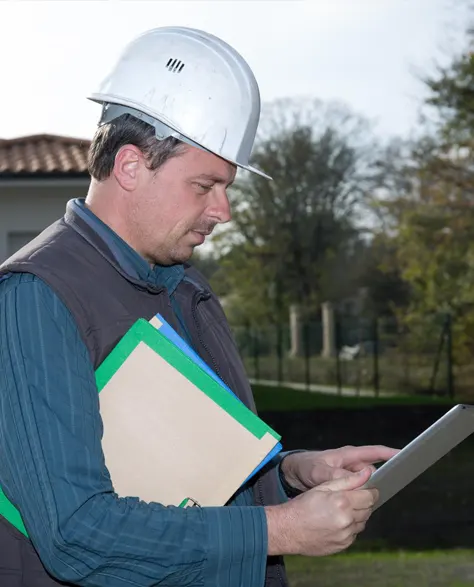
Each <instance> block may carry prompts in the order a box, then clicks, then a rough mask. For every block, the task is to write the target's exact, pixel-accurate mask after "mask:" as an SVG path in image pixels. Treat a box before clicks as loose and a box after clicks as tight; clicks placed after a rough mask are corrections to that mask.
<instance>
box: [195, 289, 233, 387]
mask: <svg viewBox="0 0 474 587" xmlns="http://www.w3.org/2000/svg"><path fill="white" fill-rule="evenodd" d="M210 297H211V294H210V293H208V292H205V293H203V292H200V291H198V292H196V293H195V294H194V296H193V302H192V306H191V313H192V315H193V320H194V324H195V326H196V331H197V334H198V338H199V342H200V343H201V345H202V347H203V349H204V350H205V351H206V353H207V354H208V355H209V357H210V359H211V361H212V367H213V369H214V372H215V373H216V375H217V376H218V377H219V378H220V379H221V380H222V381H223V382H224V383H225V384H226V385H227V387H230V386H229V384H228V383H227V381H226V380H225V379H224V377H223V376H222V373H221V372H220V369H219V365H218V364H217V362H216V359H215V358H214V355H213V354H212V353H211V351H210V349H209V347H208V346H207V344H206V343H205V342H204V339H203V337H202V330H201V325H200V324H199V320H198V319H197V306H198V304H199V302H200V301H203V300H208V299H209V298H210Z"/></svg>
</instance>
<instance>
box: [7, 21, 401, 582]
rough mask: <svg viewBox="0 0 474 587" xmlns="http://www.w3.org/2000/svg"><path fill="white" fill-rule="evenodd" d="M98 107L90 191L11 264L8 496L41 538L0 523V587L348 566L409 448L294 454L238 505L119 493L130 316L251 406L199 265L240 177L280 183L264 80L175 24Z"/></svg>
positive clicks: (113, 77) (134, 50) (246, 491)
mask: <svg viewBox="0 0 474 587" xmlns="http://www.w3.org/2000/svg"><path fill="white" fill-rule="evenodd" d="M92 99H94V100H96V101H98V102H100V103H102V104H103V112H102V118H101V121H100V125H99V128H98V130H97V133H96V135H95V137H94V139H93V141H92V145H91V149H90V159H89V169H90V174H91V177H92V181H91V184H90V189H89V192H88V194H87V197H86V198H85V200H84V201H83V200H76V201H71V202H69V204H68V206H67V210H66V214H65V216H64V218H62V219H61V220H59V221H58V222H56V223H54V224H53V225H52V226H50V227H49V228H47V229H46V230H45V231H44V232H43V233H42V234H41V235H40V236H39V237H38V238H37V239H35V240H34V241H33V242H32V243H30V244H29V245H27V246H26V247H24V248H23V249H22V250H20V251H19V252H18V253H16V254H15V255H14V256H13V257H12V258H10V259H9V260H7V261H6V262H5V263H4V264H3V265H2V266H1V267H0V278H1V279H2V281H1V282H0V373H1V375H0V402H1V403H0V445H1V446H2V452H1V456H0V485H1V487H2V488H3V490H4V492H5V494H6V496H7V497H8V499H9V500H10V501H11V502H12V503H13V504H14V505H15V506H16V507H17V508H18V510H19V511H20V512H21V517H22V520H23V522H24V525H25V527H26V530H27V534H28V538H26V537H25V536H24V535H23V534H21V532H20V531H19V530H18V529H16V528H15V527H14V524H10V523H9V522H7V521H6V520H5V519H2V518H0V584H1V586H2V587H18V586H20V585H21V586H22V587H51V586H53V585H63V584H68V585H83V586H95V587H106V586H107V587H109V586H114V587H120V586H125V585H127V586H129V585H135V586H152V585H166V586H176V587H178V586H179V587H197V586H199V585H202V586H204V587H211V586H212V587H263V586H264V585H265V587H284V586H285V585H287V582H286V578H285V572H284V566H283V562H282V555H285V554H291V553H294V554H304V555H311V556H320V555H326V554H330V553H334V552H337V551H340V550H343V549H345V548H347V547H348V546H349V545H350V544H351V543H352V542H353V540H354V538H355V537H356V536H357V534H358V533H360V532H361V531H362V530H363V528H364V525H365V523H366V521H367V519H368V518H369V516H370V514H371V511H372V508H373V505H374V502H375V500H376V497H377V496H376V492H375V491H373V490H364V489H361V487H362V485H363V484H364V483H365V482H366V481H367V479H368V478H369V476H370V473H371V470H372V466H371V465H372V463H374V462H377V461H383V460H386V459H388V458H391V456H393V454H394V453H395V451H393V450H391V449H389V448H386V447H361V448H353V447H346V448H342V449H337V450H332V451H331V450H329V451H323V452H319V453H316V452H303V451H301V452H294V453H290V454H287V455H282V456H280V457H279V458H278V459H276V460H275V462H272V463H271V466H269V467H268V468H267V470H266V471H264V472H262V473H261V474H260V475H259V476H257V478H256V479H254V480H252V481H251V482H250V483H249V485H248V486H245V487H243V488H242V489H241V490H240V491H239V492H238V493H237V494H236V495H235V496H234V498H233V499H232V501H231V503H230V504H228V507H216V508H199V507H197V508H196V507H195V508H187V509H180V508H174V507H165V506H164V505H162V504H157V503H144V502H141V501H140V500H139V499H138V498H136V497H134V496H132V497H128V498H118V496H117V495H116V494H115V493H114V491H113V479H110V477H109V474H108V471H107V468H106V465H105V463H104V456H103V453H102V449H101V434H102V423H101V419H100V413H99V404H98V393H97V388H96V386H95V380H94V370H95V369H96V368H97V367H98V365H100V363H101V362H102V360H103V359H104V358H105V357H106V356H107V354H108V353H109V352H110V351H111V349H112V348H113V347H114V345H115V344H116V343H117V342H118V340H119V339H120V338H121V336H123V334H124V333H125V332H126V331H127V330H128V329H129V328H130V326H131V325H132V324H133V323H134V322H135V320H137V319H138V318H140V317H143V318H146V319H150V318H151V317H152V316H154V315H155V314H156V313H158V312H160V313H161V314H162V315H163V316H164V317H165V319H166V320H168V321H169V322H170V323H171V324H172V325H173V326H174V327H175V328H176V329H177V330H178V331H179V333H180V334H181V335H182V336H183V337H185V338H186V339H187V340H188V341H189V342H190V343H191V344H192V345H193V347H194V348H195V349H196V350H197V352H198V353H199V354H200V355H201V356H202V357H203V359H204V360H205V361H207V362H208V364H209V365H210V366H212V367H213V368H214V369H215V370H216V371H217V372H218V373H219V375H220V376H221V377H222V378H223V380H224V381H225V382H226V383H227V384H228V385H229V386H230V387H231V388H232V389H233V391H234V392H235V393H237V395H238V396H239V397H240V398H241V399H242V400H243V401H244V402H245V403H246V404H247V405H248V406H249V407H250V408H251V409H255V406H254V403H253V399H252V395H251V389H250V386H249V384H248V381H247V378H246V376H245V373H244V369H243V366H242V363H241V361H240V358H239V355H238V352H237V349H236V347H235V343H234V341H233V338H232V335H231V332H230V330H229V327H228V325H227V322H226V320H225V316H224V314H223V311H222V309H221V307H220V305H219V302H218V300H217V299H216V297H215V296H214V295H213V293H212V292H211V290H210V288H209V286H208V284H207V283H206V282H205V281H204V279H203V278H202V276H201V275H200V274H199V273H198V272H197V271H195V270H194V269H192V268H191V267H190V266H189V265H188V264H187V261H188V260H189V259H190V257H191V255H192V252H193V249H194V248H195V247H196V246H198V245H200V244H202V243H203V242H204V240H205V238H206V236H207V235H209V234H210V233H211V232H212V230H213V228H214V227H215V226H216V225H217V224H220V223H225V222H228V221H229V220H230V217H231V216H230V209H229V202H228V199H227V195H226V189H227V188H228V187H229V186H230V185H231V184H232V182H233V181H234V178H235V175H236V169H237V167H243V168H245V169H248V170H250V171H251V172H255V173H259V174H260V175H262V176H264V177H266V176H265V174H264V173H263V172H261V171H258V170H255V169H253V168H251V167H249V164H248V157H249V155H250V152H251V149H252V145H253V141H254V138H255V133H256V129H257V125H258V120H259V115H260V99H259V94H258V87H257V84H256V81H255V79H254V77H253V74H252V72H251V71H250V69H249V67H248V65H247V64H246V63H245V61H244V60H243V59H242V57H240V55H238V54H237V53H236V52H235V51H234V50H233V49H232V48H231V47H229V46H228V45H226V44H225V43H223V42H222V41H221V40H219V39H217V38H215V37H213V36H211V35H208V34H206V33H203V32H199V31H195V30H191V29H184V28H179V27H170V28H162V29H156V30H153V31H150V32H148V33H145V34H144V35H142V36H141V37H139V38H138V39H136V40H135V41H133V42H132V43H131V44H130V45H129V46H128V47H127V48H126V49H125V51H124V53H123V55H122V56H121V57H120V59H119V60H118V62H117V65H116V66H115V68H114V70H113V71H112V72H111V74H110V75H109V76H108V77H107V78H106V80H105V82H104V83H103V85H102V87H101V89H100V91H99V92H97V93H96V94H93V95H92ZM137 433H139V431H137ZM164 442H165V441H164ZM163 450H167V449H166V447H165V444H163ZM285 492H286V494H285Z"/></svg>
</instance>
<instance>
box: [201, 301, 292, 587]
mask: <svg viewBox="0 0 474 587" xmlns="http://www.w3.org/2000/svg"><path fill="white" fill-rule="evenodd" d="M210 297H211V294H210V293H208V292H205V293H203V292H200V291H198V292H196V293H195V294H194V296H193V301H192V305H191V313H192V316H193V320H194V324H195V326H196V331H197V334H198V338H199V342H200V343H201V345H202V347H203V349H204V350H205V351H206V353H207V354H208V355H209V357H210V359H211V361H212V367H213V368H214V371H215V373H216V375H217V376H218V377H219V378H220V379H221V380H222V381H223V382H224V383H225V384H226V385H227V387H230V386H229V384H228V383H227V381H226V380H225V379H224V377H223V376H222V374H221V372H220V370H219V366H218V365H217V363H216V359H215V358H214V355H213V354H212V353H211V351H210V349H209V347H208V346H207V344H206V343H205V342H204V339H203V337H202V330H201V325H200V324H199V320H198V318H197V306H198V304H199V302H200V301H204V300H207V299H209V298H210ZM256 485H257V489H258V496H259V500H260V505H262V506H264V505H265V499H264V497H263V490H262V482H261V479H258V480H257V484H256ZM275 566H276V571H277V575H278V580H279V581H280V585H281V586H282V587H285V585H286V584H285V582H284V581H283V577H282V574H281V570H280V563H277V564H276V565H275Z"/></svg>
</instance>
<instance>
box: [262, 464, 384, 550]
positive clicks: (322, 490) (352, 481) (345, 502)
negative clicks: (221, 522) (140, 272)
mask: <svg viewBox="0 0 474 587" xmlns="http://www.w3.org/2000/svg"><path fill="white" fill-rule="evenodd" d="M370 475H371V470H370V468H367V469H364V470H362V471H359V472H358V473H355V474H353V475H351V476H347V475H346V476H345V477H342V478H339V479H335V480H333V481H329V482H327V483H323V484H321V485H319V486H318V487H316V488H314V489H310V490H309V491H307V492H306V493H303V494H302V495H299V496H298V497H295V498H294V499H292V500H291V501H289V502H287V503H285V504H282V505H279V506H269V507H266V508H265V512H266V515H267V527H268V554H270V555H272V554H281V555H286V554H300V555H306V556H325V555H328V554H333V553H336V552H340V551H341V550H345V549H346V548H348V547H349V546H350V545H351V544H352V543H353V542H354V540H355V538H356V536H357V535H358V534H359V533H360V532H362V530H363V529H364V528H365V524H366V522H367V520H368V519H369V517H370V515H371V513H372V509H373V506H374V504H375V502H376V501H377V499H378V492H377V490H376V489H360V488H361V487H362V485H364V483H366V482H367V481H368V479H369V477H370Z"/></svg>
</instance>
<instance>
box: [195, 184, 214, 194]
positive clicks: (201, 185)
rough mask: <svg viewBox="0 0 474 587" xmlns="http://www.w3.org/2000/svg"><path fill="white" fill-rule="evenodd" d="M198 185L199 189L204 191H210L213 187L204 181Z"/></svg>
mask: <svg viewBox="0 0 474 587" xmlns="http://www.w3.org/2000/svg"><path fill="white" fill-rule="evenodd" d="M196 185H197V187H198V189H199V191H200V192H202V193H205V192H208V191H209V190H211V189H212V185H205V184H203V183H198V184H196Z"/></svg>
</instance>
